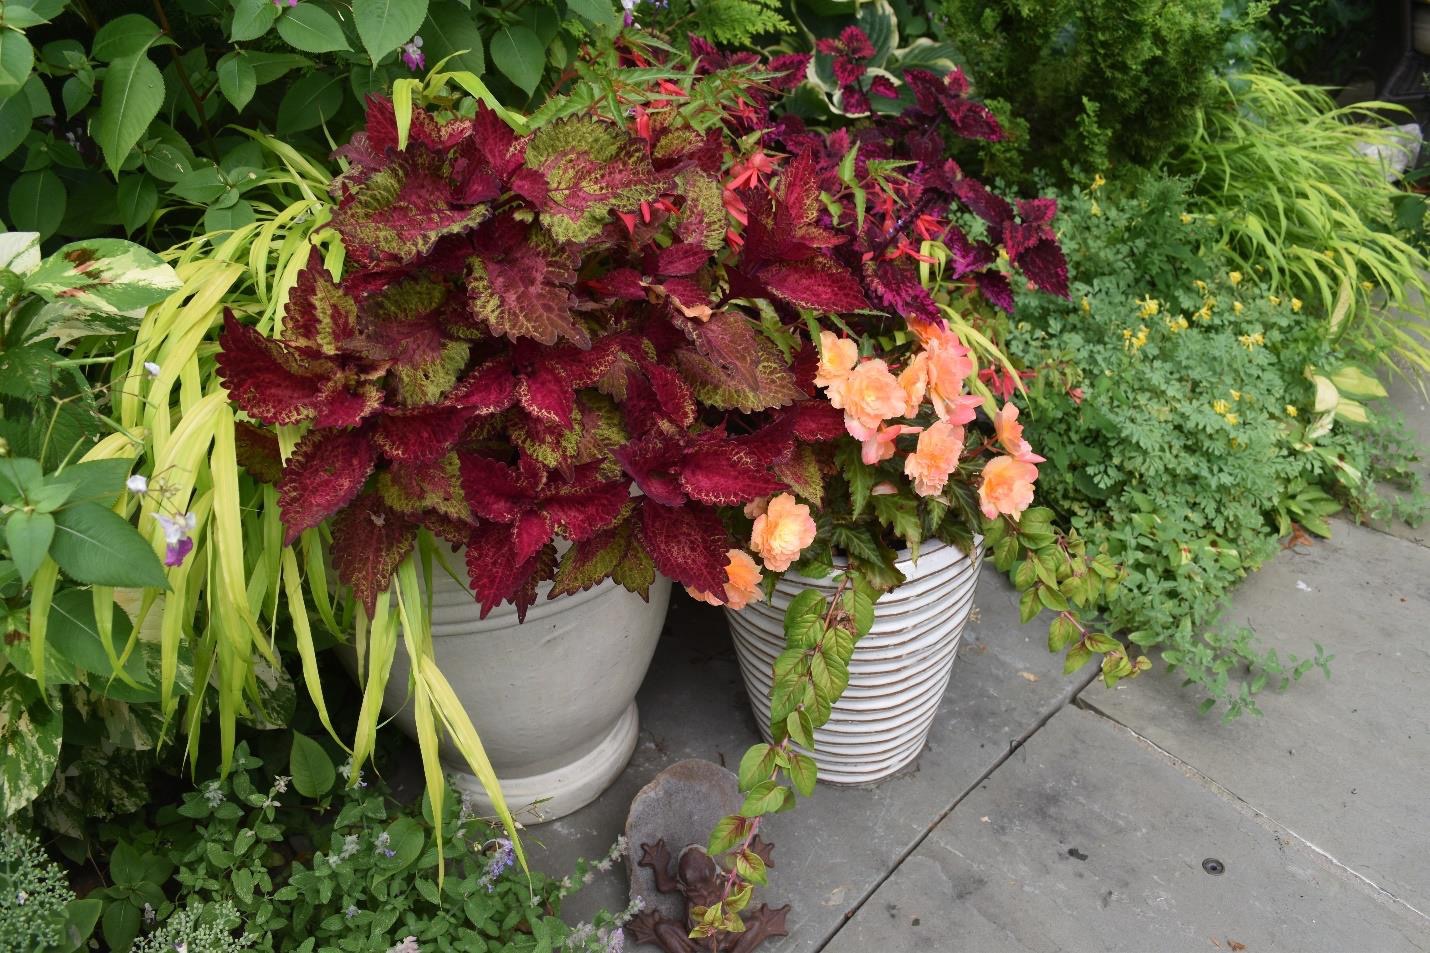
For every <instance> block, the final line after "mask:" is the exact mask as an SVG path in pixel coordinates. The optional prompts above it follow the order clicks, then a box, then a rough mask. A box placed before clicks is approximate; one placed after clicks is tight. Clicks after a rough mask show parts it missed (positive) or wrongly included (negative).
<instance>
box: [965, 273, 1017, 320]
mask: <svg viewBox="0 0 1430 953" xmlns="http://www.w3.org/2000/svg"><path fill="white" fill-rule="evenodd" d="M973 280H974V281H975V282H976V283H977V284H978V290H979V291H981V292H983V297H985V298H987V299H988V300H989V301H991V302H993V304H995V305H997V306H998V307H999V308H1002V309H1003V310H1004V311H1006V312H1008V313H1009V314H1012V313H1013V286H1012V285H1011V284H1009V283H1008V276H1007V275H1005V274H1004V273H1003V272H1001V271H980V272H977V273H975V274H974V276H973Z"/></svg>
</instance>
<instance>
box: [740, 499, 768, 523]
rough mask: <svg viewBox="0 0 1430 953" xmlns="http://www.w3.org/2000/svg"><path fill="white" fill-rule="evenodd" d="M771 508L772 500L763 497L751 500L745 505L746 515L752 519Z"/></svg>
mask: <svg viewBox="0 0 1430 953" xmlns="http://www.w3.org/2000/svg"><path fill="white" fill-rule="evenodd" d="M769 508H770V498H769V497H768V496H762V497H759V498H758V499H754V500H751V501H750V502H748V503H746V504H745V515H746V516H748V517H749V518H750V519H754V518H755V517H756V516H759V515H761V514H762V513H764V512H765V510H767V509H769Z"/></svg>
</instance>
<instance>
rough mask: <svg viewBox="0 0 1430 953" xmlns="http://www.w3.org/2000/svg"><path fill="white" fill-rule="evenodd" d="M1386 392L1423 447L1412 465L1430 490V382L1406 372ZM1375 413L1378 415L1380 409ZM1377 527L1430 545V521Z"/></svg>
mask: <svg viewBox="0 0 1430 953" xmlns="http://www.w3.org/2000/svg"><path fill="white" fill-rule="evenodd" d="M1386 390H1387V391H1389V393H1390V399H1389V403H1390V404H1392V405H1393V406H1394V408H1395V410H1397V411H1399V412H1400V414H1401V415H1402V416H1403V417H1404V418H1405V426H1406V429H1407V430H1409V431H1410V433H1411V434H1412V435H1413V436H1414V438H1415V441H1416V443H1417V444H1418V446H1419V448H1420V459H1419V461H1418V462H1416V463H1415V464H1412V466H1413V467H1414V469H1415V471H1416V472H1417V473H1419V474H1420V479H1421V480H1422V481H1423V482H1424V483H1425V484H1426V485H1427V488H1430V397H1427V395H1426V392H1427V391H1430V379H1427V378H1426V377H1425V375H1424V374H1419V373H1417V372H1415V371H1410V370H1407V371H1406V372H1405V373H1404V374H1403V375H1396V376H1395V377H1392V378H1391V379H1390V380H1389V381H1387V384H1386ZM1376 412H1379V410H1378V408H1377V411H1376ZM1382 492H1384V493H1385V494H1386V496H1389V497H1391V498H1397V497H1403V496H1404V495H1405V494H1404V492H1403V491H1401V490H1399V489H1397V488H1395V487H1388V486H1387V487H1383V488H1382ZM1375 528H1376V529H1378V530H1381V531H1382V532H1385V533H1389V534H1391V535H1392V536H1399V537H1400V538H1401V539H1408V540H1410V541H1411V542H1413V543H1419V544H1420V545H1421V546H1430V521H1426V522H1424V523H1421V524H1420V525H1419V526H1408V525H1406V524H1405V523H1404V522H1403V521H1385V522H1378V523H1376V524H1375Z"/></svg>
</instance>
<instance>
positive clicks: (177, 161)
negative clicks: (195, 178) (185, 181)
mask: <svg viewBox="0 0 1430 953" xmlns="http://www.w3.org/2000/svg"><path fill="white" fill-rule="evenodd" d="M190 158H191V157H189V156H186V155H184V153H183V151H181V150H180V149H177V148H175V147H174V146H171V145H166V144H164V143H160V144H159V145H157V146H154V147H153V148H152V149H150V150H149V151H148V152H147V153H145V155H144V171H145V172H148V173H149V174H150V175H152V176H153V177H154V178H156V179H158V180H159V181H160V182H177V181H179V180H180V179H181V178H183V177H184V176H185V175H187V174H188V172H189V171H190V170H191V168H192V163H191V162H190V161H189V160H190Z"/></svg>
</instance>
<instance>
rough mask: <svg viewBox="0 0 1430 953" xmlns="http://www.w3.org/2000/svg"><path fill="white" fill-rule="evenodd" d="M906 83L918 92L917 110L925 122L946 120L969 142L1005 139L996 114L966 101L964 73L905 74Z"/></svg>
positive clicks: (911, 71)
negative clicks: (943, 74)
mask: <svg viewBox="0 0 1430 953" xmlns="http://www.w3.org/2000/svg"><path fill="white" fill-rule="evenodd" d="M904 82H905V83H907V84H908V85H909V87H910V88H911V89H912V90H913V91H914V106H915V109H916V110H917V112H918V113H921V114H922V118H924V119H925V120H929V121H931V120H937V119H940V118H946V119H947V120H948V122H949V123H950V125H951V126H952V127H953V130H954V131H955V132H957V133H958V134H959V135H960V136H962V137H964V138H965V139H983V140H986V141H989V142H997V141H998V140H1000V139H1002V138H1003V129H1002V127H1001V126H1000V125H999V124H998V120H997V118H996V117H994V115H993V113H992V112H990V111H989V110H988V108H987V107H986V106H984V105H983V104H982V103H976V102H973V101H972V100H970V99H967V98H966V96H967V93H968V79H967V77H965V76H964V75H963V71H962V70H959V69H955V70H953V71H951V72H950V73H948V74H947V75H945V76H937V75H935V74H934V73H931V72H929V71H928V70H921V69H911V70H905V71H904ZM916 118H917V117H916Z"/></svg>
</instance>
